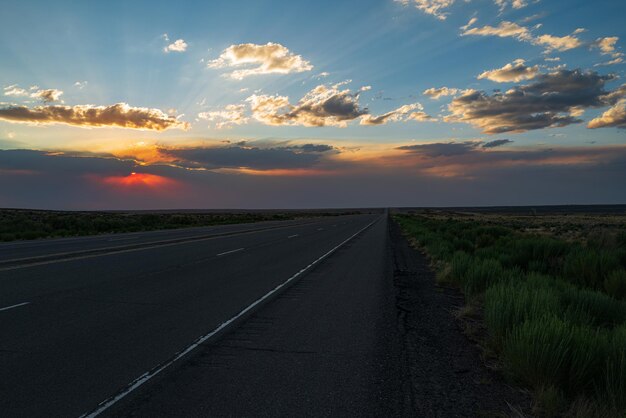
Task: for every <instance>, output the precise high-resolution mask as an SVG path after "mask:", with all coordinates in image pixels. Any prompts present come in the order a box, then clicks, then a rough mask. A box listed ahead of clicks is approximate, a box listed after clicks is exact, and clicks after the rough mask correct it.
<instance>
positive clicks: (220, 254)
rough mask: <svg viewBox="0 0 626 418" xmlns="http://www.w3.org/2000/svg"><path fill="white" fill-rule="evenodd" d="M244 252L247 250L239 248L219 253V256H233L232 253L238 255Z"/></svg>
mask: <svg viewBox="0 0 626 418" xmlns="http://www.w3.org/2000/svg"><path fill="white" fill-rule="evenodd" d="M243 250H245V248H237V249H236V250H230V251H224V252H223V253H219V254H218V255H217V256H218V257H221V256H223V255H226V254H232V253H236V252H237V251H243Z"/></svg>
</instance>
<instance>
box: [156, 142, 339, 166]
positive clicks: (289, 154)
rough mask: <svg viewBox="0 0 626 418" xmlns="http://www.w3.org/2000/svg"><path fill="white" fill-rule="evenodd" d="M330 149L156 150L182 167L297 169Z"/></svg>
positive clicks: (316, 146) (318, 146)
mask: <svg viewBox="0 0 626 418" xmlns="http://www.w3.org/2000/svg"><path fill="white" fill-rule="evenodd" d="M331 150H333V147H331V146H329V145H323V144H304V145H293V146H287V147H273V148H259V147H252V146H244V145H242V146H228V147H196V148H181V149H172V148H162V149H160V150H159V152H160V153H161V154H163V155H166V156H168V157H173V158H175V159H176V164H177V165H180V166H184V167H196V168H200V167H201V168H207V169H218V168H248V169H253V170H272V169H297V168H309V167H312V166H314V165H315V164H316V163H318V162H319V161H320V159H321V158H322V156H321V153H324V152H328V151H331Z"/></svg>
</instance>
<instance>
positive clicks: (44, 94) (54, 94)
mask: <svg viewBox="0 0 626 418" xmlns="http://www.w3.org/2000/svg"><path fill="white" fill-rule="evenodd" d="M62 94H63V91H61V90H57V89H44V90H41V89H39V88H38V87H37V86H33V87H31V88H30V90H25V89H23V88H20V87H18V86H17V84H14V85H11V86H8V87H5V88H4V95H5V96H13V97H30V98H32V99H39V100H41V101H43V102H44V103H51V102H56V101H59V100H60V98H61V95H62Z"/></svg>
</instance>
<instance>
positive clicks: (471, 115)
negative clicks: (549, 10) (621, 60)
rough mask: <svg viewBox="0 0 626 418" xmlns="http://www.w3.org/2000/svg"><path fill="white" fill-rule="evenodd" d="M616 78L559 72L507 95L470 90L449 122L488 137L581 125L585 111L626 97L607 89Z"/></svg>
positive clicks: (452, 107) (454, 104)
mask: <svg viewBox="0 0 626 418" xmlns="http://www.w3.org/2000/svg"><path fill="white" fill-rule="evenodd" d="M614 78H615V77H614V76H612V75H599V74H598V73H596V72H592V71H587V72H583V71H581V70H573V71H569V70H559V71H555V72H553V73H549V74H542V75H539V76H537V78H536V79H535V82H533V83H531V84H528V85H522V86H516V87H513V88H511V89H510V90H507V91H506V92H504V93H494V94H493V95H488V94H486V93H485V92H484V91H476V90H473V91H468V92H466V93H465V94H463V95H462V96H459V97H456V98H454V99H453V100H452V103H451V104H450V105H449V106H448V109H449V110H450V112H451V115H450V116H447V117H446V121H449V122H466V123H470V124H472V125H474V126H476V127H478V128H481V129H482V130H483V132H485V133H488V134H496V133H502V132H524V131H528V130H533V129H542V128H551V127H561V126H567V125H570V124H573V123H580V122H582V120H581V119H579V116H580V114H581V113H582V111H583V110H584V109H586V108H596V107H603V106H608V105H612V104H615V102H616V101H617V100H618V99H619V97H621V96H622V95H623V94H624V92H622V91H621V89H618V90H616V91H614V92H608V91H606V90H605V89H604V87H605V83H606V82H607V81H609V80H613V79H614Z"/></svg>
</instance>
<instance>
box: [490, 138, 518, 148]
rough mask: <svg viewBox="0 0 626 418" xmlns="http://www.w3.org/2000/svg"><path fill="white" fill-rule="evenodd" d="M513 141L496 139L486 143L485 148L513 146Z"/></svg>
mask: <svg viewBox="0 0 626 418" xmlns="http://www.w3.org/2000/svg"><path fill="white" fill-rule="evenodd" d="M512 142H513V141H511V140H510V139H494V140H493V141H489V142H485V143H484V144H483V148H495V147H501V146H502V145H506V144H511V143H512Z"/></svg>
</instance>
